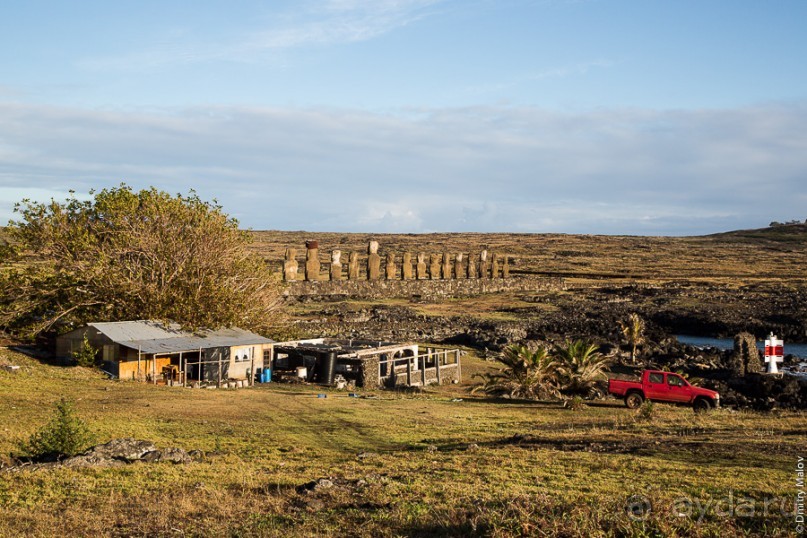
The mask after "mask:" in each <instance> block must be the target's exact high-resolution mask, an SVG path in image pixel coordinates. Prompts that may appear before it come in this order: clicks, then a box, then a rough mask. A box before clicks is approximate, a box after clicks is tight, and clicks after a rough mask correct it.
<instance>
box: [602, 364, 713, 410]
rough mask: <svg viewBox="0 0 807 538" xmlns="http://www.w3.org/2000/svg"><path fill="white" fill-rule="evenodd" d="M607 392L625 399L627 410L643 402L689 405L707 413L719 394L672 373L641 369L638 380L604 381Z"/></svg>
mask: <svg viewBox="0 0 807 538" xmlns="http://www.w3.org/2000/svg"><path fill="white" fill-rule="evenodd" d="M608 392H610V393H611V394H613V395H615V396H620V397H622V398H625V405H626V406H627V407H628V408H629V409H636V408H637V407H639V406H641V405H642V402H644V401H645V400H651V401H653V402H671V403H677V404H686V405H691V406H692V407H693V408H694V409H695V411H708V410H709V409H712V408H713V407H718V406H719V405H720V394H718V393H717V392H715V391H713V390H708V389H702V388H700V387H694V386H692V385H690V384H689V381H687V380H686V379H684V378H683V377H681V376H680V375H678V374H674V373H672V372H662V371H659V370H645V371H644V372H642V380H641V381H623V380H621V379H609V380H608Z"/></svg>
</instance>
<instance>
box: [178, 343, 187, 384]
mask: <svg viewBox="0 0 807 538" xmlns="http://www.w3.org/2000/svg"><path fill="white" fill-rule="evenodd" d="M178 381H179V384H180V385H182V386H183V387H184V386H185V367H184V365H183V364H182V352H181V351H180V352H179V380H178Z"/></svg>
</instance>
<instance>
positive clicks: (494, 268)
mask: <svg viewBox="0 0 807 538" xmlns="http://www.w3.org/2000/svg"><path fill="white" fill-rule="evenodd" d="M490 278H499V255H498V254H496V253H495V252H494V253H493V254H491V255H490Z"/></svg>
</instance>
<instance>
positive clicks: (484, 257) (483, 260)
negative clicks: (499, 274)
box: [479, 250, 490, 278]
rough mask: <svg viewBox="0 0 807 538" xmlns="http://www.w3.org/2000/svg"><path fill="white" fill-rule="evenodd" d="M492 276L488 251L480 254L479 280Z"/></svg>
mask: <svg viewBox="0 0 807 538" xmlns="http://www.w3.org/2000/svg"><path fill="white" fill-rule="evenodd" d="M488 276H490V267H489V266H488V251H487V250H483V251H482V252H480V253H479V278H488Z"/></svg>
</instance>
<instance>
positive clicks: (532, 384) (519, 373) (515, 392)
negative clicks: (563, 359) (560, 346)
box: [473, 345, 559, 399]
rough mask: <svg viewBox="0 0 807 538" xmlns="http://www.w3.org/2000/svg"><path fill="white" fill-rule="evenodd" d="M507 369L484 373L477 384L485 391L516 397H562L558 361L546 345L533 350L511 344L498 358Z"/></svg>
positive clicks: (478, 388)
mask: <svg viewBox="0 0 807 538" xmlns="http://www.w3.org/2000/svg"><path fill="white" fill-rule="evenodd" d="M496 360H497V361H499V362H500V363H502V364H503V365H504V366H505V368H504V369H502V370H500V371H498V372H494V373H491V374H481V375H480V376H479V377H481V378H482V380H483V382H482V384H481V385H479V386H477V387H474V389H473V390H474V392H475V391H478V390H482V391H483V392H485V393H486V394H490V395H496V396H502V395H507V396H510V397H516V398H530V399H547V398H557V397H558V396H559V392H558V385H557V370H558V363H557V362H556V361H555V360H554V359H553V358H552V357H551V356H550V355H549V353H548V352H547V351H546V349H545V348H538V349H536V350H535V351H530V350H529V349H528V348H527V347H526V346H518V345H512V346H508V347H507V348H505V350H504V351H503V352H502V353H501V354H500V355H499V356H498V357H496Z"/></svg>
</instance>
